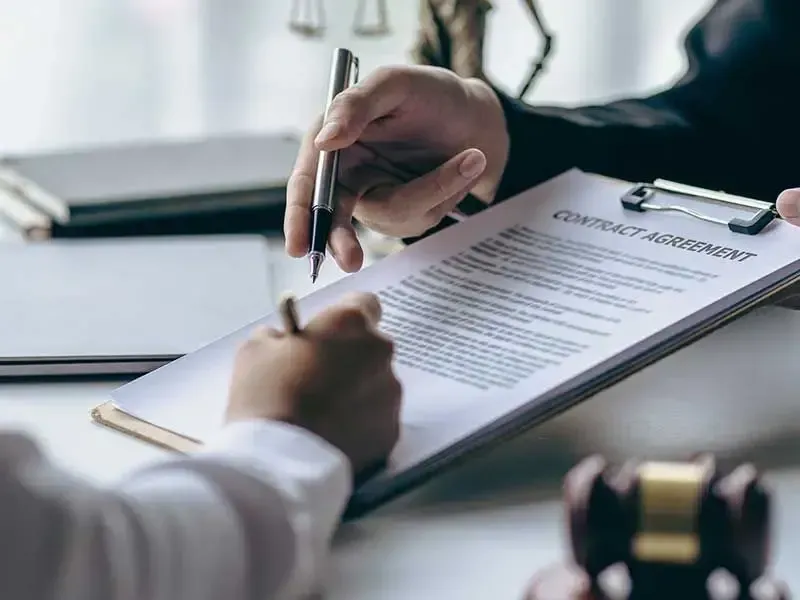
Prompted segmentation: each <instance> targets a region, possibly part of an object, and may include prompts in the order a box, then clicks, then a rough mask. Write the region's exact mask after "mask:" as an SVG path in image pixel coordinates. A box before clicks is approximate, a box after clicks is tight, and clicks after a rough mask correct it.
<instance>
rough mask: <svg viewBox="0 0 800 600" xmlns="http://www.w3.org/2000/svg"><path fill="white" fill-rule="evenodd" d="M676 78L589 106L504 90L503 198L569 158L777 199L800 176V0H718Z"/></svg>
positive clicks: (636, 175) (616, 172)
mask: <svg viewBox="0 0 800 600" xmlns="http://www.w3.org/2000/svg"><path fill="white" fill-rule="evenodd" d="M685 51H686V54H687V57H688V69H687V71H686V73H685V74H683V76H682V77H681V78H680V80H679V81H678V82H677V83H676V84H675V85H674V86H673V87H671V88H670V89H667V90H666V91H663V92H661V93H657V94H654V95H652V96H649V97H645V98H638V99H627V100H622V101H618V102H612V103H609V104H605V105H602V106H585V107H580V108H557V107H541V106H540V107H530V106H527V105H525V104H523V103H521V102H518V101H516V100H514V99H511V98H509V97H508V96H506V95H504V94H502V93H501V94H499V95H500V98H501V101H502V103H503V105H504V108H505V113H506V117H507V122H508V129H509V132H510V136H511V153H510V158H509V163H508V166H507V169H506V172H505V175H504V179H503V181H502V183H501V188H500V191H499V193H498V199H500V200H502V199H504V198H507V197H509V196H511V195H514V194H516V193H518V192H520V191H522V190H524V189H527V188H529V187H532V186H534V185H536V184H538V183H540V182H541V181H543V180H545V179H548V178H549V177H551V176H553V175H556V174H558V173H560V172H562V171H564V170H566V169H568V168H571V167H579V168H581V169H583V170H585V171H588V172H594V173H600V174H603V175H608V176H612V177H618V178H622V179H627V180H631V181H652V180H653V179H655V178H659V177H661V178H665V179H671V180H673V181H679V182H682V183H687V184H692V185H698V186H702V187H706V188H710V189H715V190H724V191H726V192H729V193H734V194H740V195H745V196H750V197H754V198H758V199H762V200H767V201H774V200H775V198H776V197H777V195H778V194H779V193H780V192H781V191H782V190H783V189H785V188H788V187H799V186H800V0H719V1H718V2H716V3H715V4H714V5H713V7H712V8H711V9H710V10H709V12H708V13H707V14H706V15H705V16H704V17H703V18H702V19H701V20H700V21H699V22H698V23H697V24H696V25H695V26H694V27H693V28H692V29H691V30H690V31H689V33H688V35H687V37H686V40H685Z"/></svg>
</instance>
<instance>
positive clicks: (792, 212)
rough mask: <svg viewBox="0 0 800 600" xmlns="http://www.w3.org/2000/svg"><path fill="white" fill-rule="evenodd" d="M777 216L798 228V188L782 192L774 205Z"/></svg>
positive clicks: (799, 210) (799, 190) (799, 197)
mask: <svg viewBox="0 0 800 600" xmlns="http://www.w3.org/2000/svg"><path fill="white" fill-rule="evenodd" d="M775 206H776V207H777V209H778V214H779V215H780V216H781V217H782V218H783V219H784V220H786V221H788V222H789V223H791V224H792V225H798V226H800V188H794V189H791V190H784V191H783V192H781V195H780V196H778V200H777V201H776V203H775Z"/></svg>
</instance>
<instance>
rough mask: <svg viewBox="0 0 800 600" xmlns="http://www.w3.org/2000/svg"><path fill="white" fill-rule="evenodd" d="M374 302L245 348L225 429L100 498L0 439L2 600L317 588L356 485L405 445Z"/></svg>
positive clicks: (10, 437)
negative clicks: (400, 438)
mask: <svg viewBox="0 0 800 600" xmlns="http://www.w3.org/2000/svg"><path fill="white" fill-rule="evenodd" d="M380 312H381V307H380V304H379V302H378V299H377V297H375V296H373V295H369V294H366V295H364V294H359V295H355V296H351V297H348V298H347V299H343V300H342V301H341V303H340V304H338V305H337V306H335V307H333V308H331V309H328V310H326V311H324V312H322V313H320V314H318V315H316V317H315V318H314V319H312V320H311V321H310V322H309V323H308V325H307V326H306V327H305V328H304V329H303V330H302V331H301V332H300V333H299V334H287V333H282V332H278V331H274V330H260V331H259V332H258V333H256V334H255V335H254V336H253V337H252V338H251V339H250V340H249V341H248V342H247V343H246V344H244V346H243V347H242V348H241V349H240V351H239V353H238V355H237V358H236V361H235V366H234V372H233V376H232V380H231V384H230V392H229V398H228V410H227V414H226V423H224V424H221V429H220V431H219V435H218V436H217V437H216V438H215V439H214V440H213V441H210V442H209V443H207V444H206V445H205V446H204V447H203V448H202V450H200V451H198V452H197V453H195V454H194V455H189V456H181V457H177V456H176V457H173V458H170V459H168V460H165V461H163V462H160V463H158V464H155V465H154V466H150V467H147V468H144V469H142V470H140V471H138V472H135V473H133V474H131V475H129V476H127V477H125V478H124V479H122V481H121V482H120V483H119V484H117V485H115V486H114V487H111V488H99V487H95V486H93V485H90V484H89V483H87V482H84V481H81V480H80V479H78V478H76V477H74V476H72V475H70V474H69V473H66V472H63V471H60V470H59V469H57V468H56V467H55V466H54V465H53V464H51V463H49V462H48V461H47V460H46V459H45V458H44V456H43V455H42V453H40V451H39V450H38V449H37V446H36V445H35V442H34V441H33V440H32V439H31V438H29V437H27V436H26V435H24V434H18V433H13V432H7V433H3V434H0V539H2V542H3V543H2V559H1V560H0V598H2V599H3V600H17V599H19V600H50V599H53V600H55V599H58V600H272V599H279V600H284V599H287V600H288V599H290V598H304V597H307V596H308V595H310V594H312V593H314V592H316V591H318V590H317V588H318V586H319V584H320V580H321V577H320V573H321V567H322V566H323V565H324V559H325V557H326V555H327V552H328V547H329V543H330V538H331V536H332V534H333V531H334V529H335V528H336V526H337V524H338V522H339V520H340V518H341V514H342V511H343V509H344V507H345V505H346V502H347V499H348V497H349V494H350V492H351V488H352V481H353V479H354V477H355V476H357V475H358V474H359V473H362V472H365V471H367V470H369V469H373V468H375V467H378V466H380V465H381V464H382V463H383V461H385V459H386V458H387V456H388V455H389V453H390V452H391V450H392V448H393V447H394V445H395V444H396V442H397V439H398V436H399V409H400V400H401V386H400V384H399V382H398V380H397V378H396V377H395V374H394V371H393V367H392V358H393V347H392V343H391V341H390V340H389V339H388V338H387V337H385V336H384V335H383V334H382V333H381V332H380V331H379V330H378V328H377V324H378V321H379V318H380Z"/></svg>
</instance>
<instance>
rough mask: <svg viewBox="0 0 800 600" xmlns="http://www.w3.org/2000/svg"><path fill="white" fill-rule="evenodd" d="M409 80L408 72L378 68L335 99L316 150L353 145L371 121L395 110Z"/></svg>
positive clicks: (407, 86)
mask: <svg viewBox="0 0 800 600" xmlns="http://www.w3.org/2000/svg"><path fill="white" fill-rule="evenodd" d="M411 85H412V81H411V77H410V76H409V73H408V72H407V70H405V69H403V68H397V67H389V68H382V69H377V70H376V71H375V72H374V73H372V74H370V75H369V76H368V77H367V78H366V79H364V81H363V82H361V83H360V84H358V85H355V86H353V87H350V88H348V89H346V90H345V91H343V92H342V93H340V94H339V95H338V96H336V98H334V100H333V102H332V103H331V106H330V109H329V110H328V113H327V115H326V116H325V121H324V124H323V126H322V129H321V130H320V132H319V135H318V136H317V137H316V146H317V148H318V149H319V150H327V151H330V150H339V149H341V148H346V147H347V146H350V145H352V144H353V143H354V142H355V141H356V140H357V139H358V138H359V136H360V135H361V133H362V132H363V131H364V129H366V127H367V125H369V124H370V123H371V122H372V121H375V120H377V119H379V118H381V117H384V116H386V115H388V114H389V113H391V112H392V111H393V110H394V109H395V108H397V107H398V106H399V105H400V104H401V103H402V102H403V100H405V98H406V97H407V96H408V94H409V91H410V89H411Z"/></svg>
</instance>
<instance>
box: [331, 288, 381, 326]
mask: <svg viewBox="0 0 800 600" xmlns="http://www.w3.org/2000/svg"><path fill="white" fill-rule="evenodd" d="M348 307H349V308H354V309H356V310H359V311H361V312H362V313H363V314H364V316H365V317H366V318H367V322H369V323H370V324H372V325H377V324H378V323H380V320H381V316H382V315H383V308H382V307H381V301H380V299H379V298H378V296H377V295H376V294H372V293H370V292H352V293H350V294H348V295H346V296H345V297H344V298H342V300H341V301H340V302H339V308H340V309H347V308H348Z"/></svg>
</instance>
